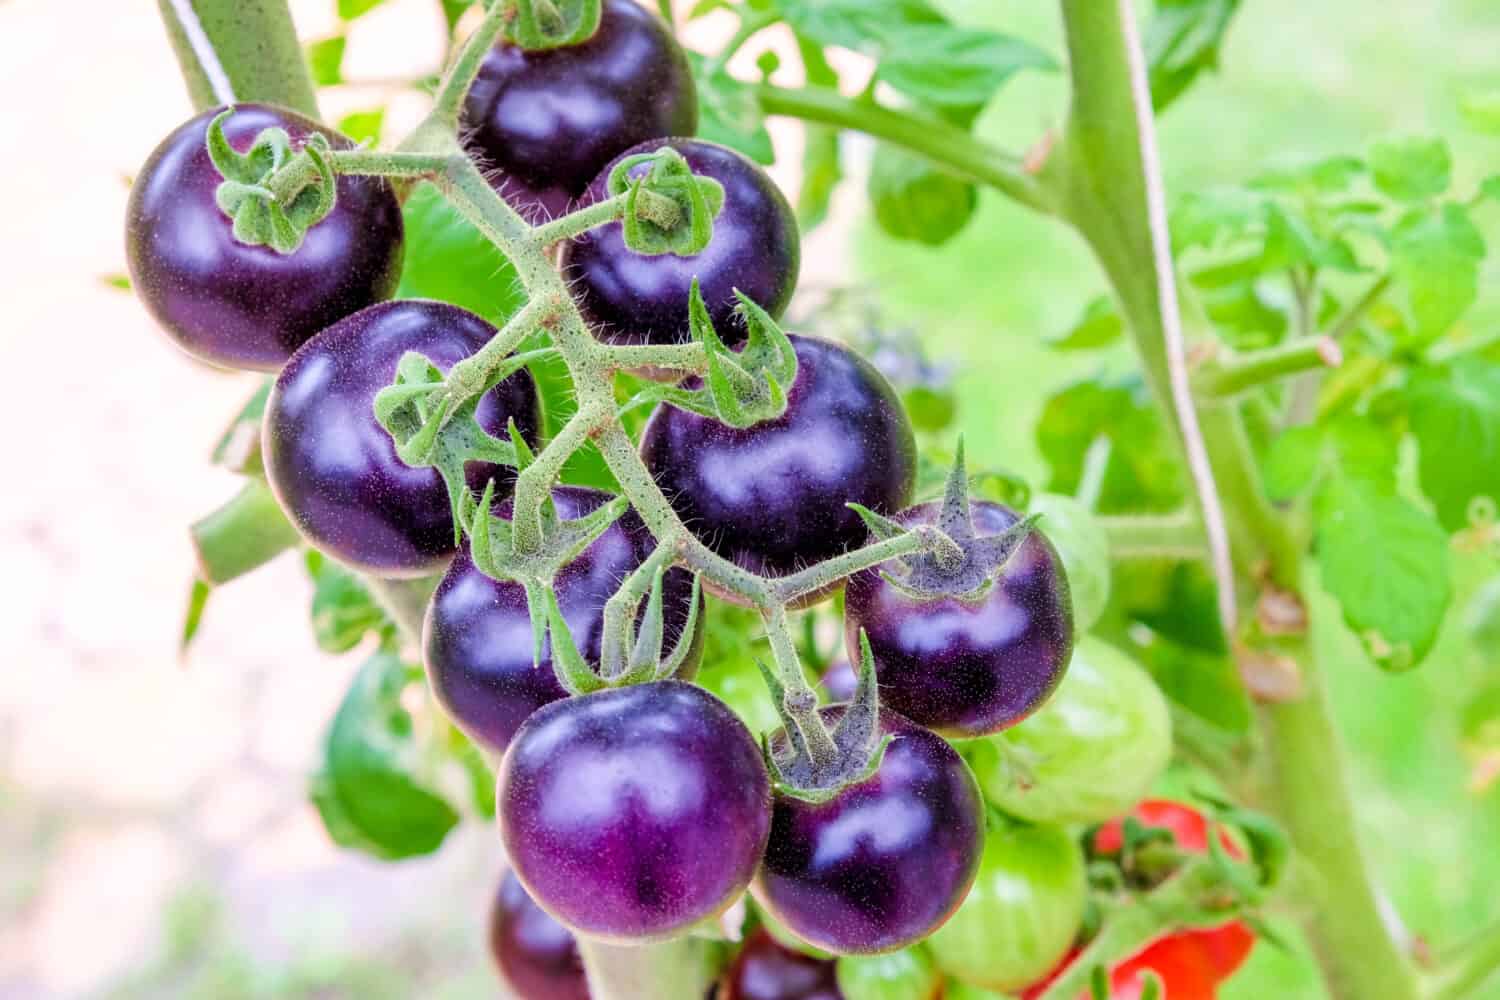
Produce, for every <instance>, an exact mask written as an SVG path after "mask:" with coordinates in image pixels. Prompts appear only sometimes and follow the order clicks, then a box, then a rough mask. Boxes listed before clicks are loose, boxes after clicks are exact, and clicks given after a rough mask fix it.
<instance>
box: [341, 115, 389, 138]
mask: <svg viewBox="0 0 1500 1000" xmlns="http://www.w3.org/2000/svg"><path fill="white" fill-rule="evenodd" d="M384 124H385V109H384V108H371V109H370V110H368V111H354V112H351V113H349V114H347V115H345V116H344V117H342V118H340V119H339V123H338V130H339V131H340V132H342V133H344V134H345V135H347V136H348V137H349V138H350V139H352V140H354V141H355V142H356V143H369V144H370V145H371V146H374V145H377V144H378V143H379V142H380V129H381V126H383V125H384Z"/></svg>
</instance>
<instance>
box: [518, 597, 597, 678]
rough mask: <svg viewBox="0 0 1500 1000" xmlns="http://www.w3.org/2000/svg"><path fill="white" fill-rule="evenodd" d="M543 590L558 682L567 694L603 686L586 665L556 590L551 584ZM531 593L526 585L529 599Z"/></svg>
mask: <svg viewBox="0 0 1500 1000" xmlns="http://www.w3.org/2000/svg"><path fill="white" fill-rule="evenodd" d="M542 594H545V598H544V599H545V601H546V607H547V631H548V634H549V635H551V637H552V670H553V672H554V673H556V675H557V682H558V683H559V684H561V685H562V686H563V690H565V691H567V692H568V693H569V694H575V695H576V694H592V693H593V692H595V691H602V690H604V687H605V684H604V681H603V680H601V679H600V678H599V675H598V674H596V673H595V672H594V668H593V667H591V666H589V663H588V661H587V660H585V659H584V658H583V654H582V653H580V652H579V651H578V645H577V643H575V642H574V641H573V633H572V632H571V631H569V629H568V623H567V622H566V621H564V620H563V615H562V609H561V608H559V607H558V606H557V592H556V591H554V590H553V589H552V588H551V587H544V588H542ZM530 595H531V591H530V589H529V588H528V590H527V600H528V603H530V600H531V597H530ZM538 596H539V597H540V596H541V594H539V595H538Z"/></svg>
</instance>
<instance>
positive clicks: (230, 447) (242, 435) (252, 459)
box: [210, 376, 272, 475]
mask: <svg viewBox="0 0 1500 1000" xmlns="http://www.w3.org/2000/svg"><path fill="white" fill-rule="evenodd" d="M271 382H272V379H271V378H270V377H269V376H267V377H266V378H264V379H262V380H261V383H260V387H259V388H258V389H256V390H255V393H254V394H253V395H252V396H251V397H250V398H249V399H247V400H245V404H244V405H243V406H241V407H240V410H239V412H238V413H236V414H235V415H234V418H233V419H232V420H230V421H229V425H228V426H227V427H225V428H224V432H223V433H222V434H220V435H219V440H218V441H217V442H215V443H214V450H213V454H212V455H211V456H210V460H211V461H212V462H213V463H214V464H215V465H222V466H224V467H225V468H227V469H230V470H232V471H234V472H238V473H241V474H242V475H248V474H251V473H254V472H257V471H258V470H259V469H260V467H261V464H260V422H261V417H263V416H264V415H265V412H266V400H267V399H269V398H270V397H271Z"/></svg>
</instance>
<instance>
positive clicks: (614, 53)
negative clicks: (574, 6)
mask: <svg viewBox="0 0 1500 1000" xmlns="http://www.w3.org/2000/svg"><path fill="white" fill-rule="evenodd" d="M463 122H464V127H465V128H466V129H468V133H467V134H468V145H469V149H470V150H471V152H473V153H475V154H477V155H478V158H479V162H480V163H481V164H483V165H485V166H494V167H498V168H499V169H500V171H501V174H500V176H499V177H498V178H497V184H498V185H499V187H500V191H501V192H502V193H503V194H504V195H505V198H506V200H507V201H509V202H510V203H511V205H512V206H514V207H515V209H516V210H517V211H518V212H520V213H521V214H522V215H524V216H526V217H527V218H528V219H530V220H532V221H537V220H541V219H550V218H554V217H556V216H558V215H561V214H562V213H564V212H566V211H567V210H568V208H569V205H570V204H571V203H572V202H573V201H574V200H575V199H576V198H578V197H579V195H581V194H583V192H584V189H585V188H587V187H588V186H589V182H590V181H592V180H593V179H594V177H595V175H596V174H598V173H599V171H600V169H602V168H603V167H604V165H605V164H606V163H608V162H609V161H610V160H612V159H614V158H615V156H617V155H618V154H619V153H620V152H621V151H622V150H626V149H629V148H630V147H631V146H634V145H636V144H637V143H641V142H645V141H647V140H648V139H661V138H665V137H666V136H669V135H692V134H693V133H694V132H696V131H698V91H697V87H696V85H695V84H694V83H693V73H692V68H691V67H690V66H689V65H688V61H687V56H686V54H685V53H684V52H683V51H682V47H681V46H679V45H678V44H677V41H676V40H675V39H674V38H673V37H672V33H671V31H669V30H668V28H667V26H666V25H665V24H664V23H662V20H661V18H659V17H657V16H656V14H654V13H652V12H651V11H649V10H647V9H646V8H645V7H642V6H641V5H640V4H639V3H636V2H634V0H605V2H604V8H603V10H602V11H601V14H600V19H599V30H598V31H596V32H595V33H594V35H593V37H591V38H590V39H589V40H588V41H586V42H583V43H582V44H579V45H569V46H564V47H562V48H556V49H547V50H545V51H540V52H527V51H525V50H523V49H521V48H519V47H517V46H515V45H512V44H510V43H509V42H505V41H501V42H500V43H499V44H497V45H496V46H495V47H494V48H493V49H491V50H490V51H489V53H488V54H487V55H486V56H485V57H484V62H483V63H481V64H480V67H479V77H478V78H477V79H476V80H475V81H474V86H473V87H471V88H470V90H469V95H468V97H467V98H466V99H465V101H464V112H463Z"/></svg>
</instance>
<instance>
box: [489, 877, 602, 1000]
mask: <svg viewBox="0 0 1500 1000" xmlns="http://www.w3.org/2000/svg"><path fill="white" fill-rule="evenodd" d="M490 954H492V955H493V956H494V958H495V964H496V965H497V966H499V968H500V976H501V978H503V979H504V980H505V982H506V985H508V986H509V987H510V988H511V989H512V990H514V991H515V993H516V996H517V997H518V998H519V1000H589V984H588V979H587V978H586V977H585V976H584V972H583V959H582V958H580V957H579V955H578V942H577V940H575V939H574V937H573V933H572V932H571V931H569V930H568V929H567V928H566V927H564V926H563V925H562V924H560V923H558V922H557V921H556V920H553V919H552V918H551V917H550V916H548V915H547V911H546V910H543V909H542V908H541V907H540V906H537V905H536V903H535V902H534V901H533V900H532V898H531V897H530V896H528V895H526V890H525V889H524V888H522V887H521V883H520V882H519V881H518V880H517V879H516V876H515V875H514V874H513V873H512V872H506V873H505V877H504V878H503V879H501V880H500V891H499V892H498V893H496V894H495V903H494V906H493V908H492V909H491V910H490Z"/></svg>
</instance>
